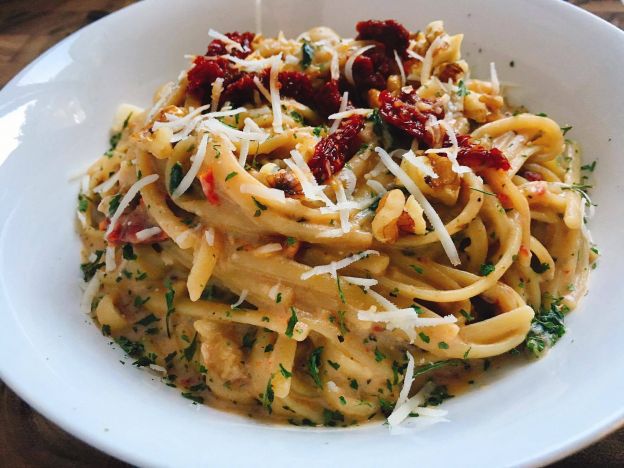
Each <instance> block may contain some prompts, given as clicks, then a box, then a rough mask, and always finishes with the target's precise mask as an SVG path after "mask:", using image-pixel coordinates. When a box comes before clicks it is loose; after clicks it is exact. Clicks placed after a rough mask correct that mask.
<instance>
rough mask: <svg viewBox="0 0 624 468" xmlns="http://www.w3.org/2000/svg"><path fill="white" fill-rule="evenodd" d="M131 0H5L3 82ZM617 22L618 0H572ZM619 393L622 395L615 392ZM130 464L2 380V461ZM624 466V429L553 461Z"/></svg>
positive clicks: (0, 14) (622, 18) (1, 6)
mask: <svg viewBox="0 0 624 468" xmlns="http://www.w3.org/2000/svg"><path fill="white" fill-rule="evenodd" d="M130 3H133V1H132V0H65V1H54V0H38V1H27V0H0V87H2V86H4V84H6V83H7V82H8V81H9V80H10V79H11V78H12V77H13V76H14V75H15V74H16V73H17V72H18V71H19V70H21V69H22V68H23V67H24V66H26V65H27V64H28V63H30V62H31V61H32V60H33V59H35V58H36V57H37V56H39V55H40V54H41V53H43V52H44V51H45V50H47V49H48V48H50V47H51V46H53V45H54V44H56V43H57V42H58V41H60V40H61V39H63V38H65V37H66V36H68V35H69V34H71V33H72V32H74V31H76V30H77V29H79V28H81V27H83V26H85V25H87V24H89V23H91V22H93V21H96V20H98V19H100V18H101V17H103V16H106V15H107V14H109V13H111V12H113V11H115V10H117V9H119V8H122V7H124V6H126V5H129V4H130ZM572 3H575V4H577V5H579V6H581V7H583V8H585V9H586V10H588V11H590V12H592V13H594V14H597V15H599V16H601V17H602V18H604V19H606V20H607V21H610V22H611V23H613V24H614V25H616V26H618V27H624V5H623V4H622V2H620V1H618V0H573V1H572ZM614 397H615V398H620V397H621V395H616V396H614ZM4 466H6V467H70V466H71V467H88V466H101V467H126V466H128V465H126V464H125V463H123V462H120V461H118V460H116V459H114V458H112V457H110V456H108V455H106V454H103V453H101V452H99V451H98V450H96V449H94V448H92V447H89V446H88V445H86V444H84V443H83V442H81V441H79V440H78V439H76V438H74V437H72V436H71V435H69V434H67V433H66V432H65V431H63V430H62V429H60V428H59V427H58V426H56V425H55V424H53V423H52V422H50V421H48V420H47V419H46V418H44V417H43V416H41V415H39V414H38V413H37V412H35V411H33V410H32V409H31V408H30V407H29V406H28V405H27V404H26V403H24V402H23V401H22V400H21V399H20V398H19V397H18V396H17V395H16V394H15V393H13V392H12V391H11V390H10V389H8V388H7V387H6V386H5V385H4V384H3V383H2V382H0V467H4ZM552 466H553V467H555V468H564V467H579V468H580V467H587V466H600V467H622V466H624V429H622V430H620V431H618V432H616V433H614V434H612V435H611V436H609V437H607V438H605V439H603V440H602V441H600V442H598V443H596V444H594V445H593V446H591V447H589V448H587V449H585V450H583V451H581V452H579V453H577V454H575V455H573V456H571V457H568V458H566V459H565V460H562V461H560V462H558V463H556V464H554V465H552Z"/></svg>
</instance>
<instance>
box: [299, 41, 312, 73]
mask: <svg viewBox="0 0 624 468" xmlns="http://www.w3.org/2000/svg"><path fill="white" fill-rule="evenodd" d="M313 58H314V48H313V47H312V44H310V43H309V42H308V41H303V44H302V45H301V68H303V69H304V70H305V69H306V68H308V67H309V66H310V65H311V64H312V59H313Z"/></svg>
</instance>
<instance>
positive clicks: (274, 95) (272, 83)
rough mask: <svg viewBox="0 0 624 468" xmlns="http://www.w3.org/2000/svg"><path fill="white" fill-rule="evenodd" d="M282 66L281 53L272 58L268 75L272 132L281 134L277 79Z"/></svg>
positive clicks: (280, 106) (280, 111) (280, 103)
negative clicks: (271, 109)
mask: <svg viewBox="0 0 624 468" xmlns="http://www.w3.org/2000/svg"><path fill="white" fill-rule="evenodd" d="M281 65H282V54H281V52H280V53H279V54H278V55H276V56H275V57H273V62H272V64H271V72H270V74H269V90H270V93H271V107H272V108H273V131H274V132H275V133H282V132H283V131H284V129H283V128H282V102H281V100H280V94H279V87H278V82H277V77H278V74H279V70H280V67H281Z"/></svg>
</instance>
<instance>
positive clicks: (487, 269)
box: [479, 262, 496, 276]
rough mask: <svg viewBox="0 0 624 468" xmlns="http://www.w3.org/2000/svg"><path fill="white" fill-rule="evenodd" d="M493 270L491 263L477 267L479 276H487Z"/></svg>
mask: <svg viewBox="0 0 624 468" xmlns="http://www.w3.org/2000/svg"><path fill="white" fill-rule="evenodd" d="M495 269H496V267H495V266H494V265H493V264H492V263H489V262H488V263H483V264H481V266H480V267H479V274H480V275H481V276H487V275H489V274H490V273H492V272H493V271H494V270H495Z"/></svg>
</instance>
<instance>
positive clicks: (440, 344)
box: [438, 341, 449, 349]
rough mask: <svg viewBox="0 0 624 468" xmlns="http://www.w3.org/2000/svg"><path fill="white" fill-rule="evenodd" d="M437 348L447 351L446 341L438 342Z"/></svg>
mask: <svg viewBox="0 0 624 468" xmlns="http://www.w3.org/2000/svg"><path fill="white" fill-rule="evenodd" d="M438 348H440V349H449V345H448V343H446V341H440V342H439V343H438Z"/></svg>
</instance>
